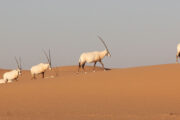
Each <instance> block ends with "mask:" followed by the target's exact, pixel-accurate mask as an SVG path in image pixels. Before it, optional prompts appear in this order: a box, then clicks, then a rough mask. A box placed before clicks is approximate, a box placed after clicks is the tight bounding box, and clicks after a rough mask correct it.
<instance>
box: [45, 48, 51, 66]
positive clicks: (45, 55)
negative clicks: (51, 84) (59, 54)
mask: <svg viewBox="0 0 180 120" xmlns="http://www.w3.org/2000/svg"><path fill="white" fill-rule="evenodd" d="M44 54H45V56H46V59H47V60H48V63H50V60H49V57H48V55H47V53H46V52H45V51H44Z"/></svg>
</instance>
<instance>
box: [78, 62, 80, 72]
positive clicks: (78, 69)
mask: <svg viewBox="0 0 180 120" xmlns="http://www.w3.org/2000/svg"><path fill="white" fill-rule="evenodd" d="M80 69H81V63H80V62H79V67H78V72H79V70H80Z"/></svg>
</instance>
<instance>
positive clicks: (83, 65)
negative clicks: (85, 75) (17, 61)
mask: <svg viewBox="0 0 180 120" xmlns="http://www.w3.org/2000/svg"><path fill="white" fill-rule="evenodd" d="M85 64H86V63H83V64H82V69H83V71H84V72H85V68H84V67H85Z"/></svg>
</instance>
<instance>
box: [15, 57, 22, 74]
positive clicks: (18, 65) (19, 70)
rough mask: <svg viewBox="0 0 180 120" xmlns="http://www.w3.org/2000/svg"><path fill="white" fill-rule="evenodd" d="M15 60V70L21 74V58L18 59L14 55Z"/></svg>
mask: <svg viewBox="0 0 180 120" xmlns="http://www.w3.org/2000/svg"><path fill="white" fill-rule="evenodd" d="M15 61H16V64H17V67H18V69H17V71H18V74H19V75H22V73H21V71H22V63H21V58H20V57H19V61H18V59H17V58H16V57H15Z"/></svg>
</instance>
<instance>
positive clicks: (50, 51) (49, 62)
mask: <svg viewBox="0 0 180 120" xmlns="http://www.w3.org/2000/svg"><path fill="white" fill-rule="evenodd" d="M49 64H50V66H51V51H50V49H49Z"/></svg>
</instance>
